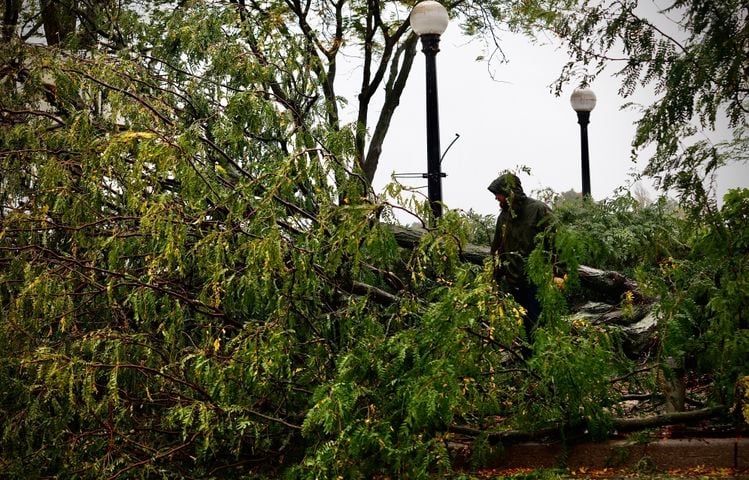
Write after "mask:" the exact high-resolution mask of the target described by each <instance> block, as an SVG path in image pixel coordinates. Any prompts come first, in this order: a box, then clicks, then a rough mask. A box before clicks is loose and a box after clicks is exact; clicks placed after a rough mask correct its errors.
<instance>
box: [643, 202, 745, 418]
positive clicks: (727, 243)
mask: <svg viewBox="0 0 749 480" xmlns="http://www.w3.org/2000/svg"><path fill="white" fill-rule="evenodd" d="M748 215H749V190H747V189H736V190H731V191H729V192H728V193H727V194H726V196H725V198H724V205H723V207H722V208H721V210H720V211H719V212H717V213H716V214H715V215H714V216H711V217H709V218H705V219H704V221H705V223H704V224H703V225H701V227H700V228H699V229H697V230H696V231H695V232H694V237H693V239H692V241H691V245H690V246H691V249H690V251H689V253H688V254H687V255H684V256H683V257H679V258H668V259H664V260H663V261H662V262H661V263H660V264H659V267H658V269H657V270H656V271H651V272H649V274H648V275H647V276H646V279H647V285H648V286H649V288H651V289H652V292H653V294H657V295H659V296H660V298H661V302H660V316H661V319H662V322H661V330H662V334H661V335H662V340H661V342H662V345H663V355H664V356H666V357H673V358H676V359H681V360H683V361H684V362H685V363H686V365H687V366H688V367H691V369H693V370H694V371H696V372H698V373H707V374H711V375H713V376H714V380H715V389H714V390H713V391H712V392H711V394H712V396H713V400H714V401H716V402H721V403H725V404H728V403H730V402H732V400H733V394H734V390H735V387H736V383H737V381H738V379H740V378H741V377H742V376H744V375H746V372H747V369H749V363H747V358H748V357H747V352H749V322H748V321H747V319H746V314H745V311H746V306H747V305H749V296H747V292H749V289H748V287H749V273H748V272H749V264H748V263H747V262H749V242H748V241H747V239H749V230H748V229H747V225H749V223H747V221H746V220H747V218H749V217H748Z"/></svg>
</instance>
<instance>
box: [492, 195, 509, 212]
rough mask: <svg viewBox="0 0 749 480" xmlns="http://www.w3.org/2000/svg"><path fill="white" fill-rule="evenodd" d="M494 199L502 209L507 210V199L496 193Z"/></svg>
mask: <svg viewBox="0 0 749 480" xmlns="http://www.w3.org/2000/svg"><path fill="white" fill-rule="evenodd" d="M494 198H496V199H497V201H498V202H499V204H500V205H501V206H502V208H507V197H505V196H504V195H502V194H501V193H497V194H495V195H494Z"/></svg>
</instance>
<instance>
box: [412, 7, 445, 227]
mask: <svg viewBox="0 0 749 480" xmlns="http://www.w3.org/2000/svg"><path fill="white" fill-rule="evenodd" d="M410 21H411V27H412V28H413V29H414V32H416V34H417V35H418V36H419V38H421V46H422V50H421V51H422V52H424V56H425V58H426V95H427V96H426V104H427V174H426V177H427V195H428V197H429V205H430V206H431V208H432V213H433V214H434V217H435V219H436V218H438V217H440V216H442V177H444V176H445V175H444V174H443V173H442V172H441V168H440V121H439V108H438V104H437V63H436V56H437V52H439V51H440V49H439V43H440V35H442V34H443V33H444V31H445V29H446V28H447V23H448V21H449V18H448V16H447V10H446V9H445V7H443V6H442V5H441V4H440V3H438V2H435V1H434V0H425V1H423V2H420V3H418V4H417V5H416V6H415V7H414V9H413V11H411V17H410Z"/></svg>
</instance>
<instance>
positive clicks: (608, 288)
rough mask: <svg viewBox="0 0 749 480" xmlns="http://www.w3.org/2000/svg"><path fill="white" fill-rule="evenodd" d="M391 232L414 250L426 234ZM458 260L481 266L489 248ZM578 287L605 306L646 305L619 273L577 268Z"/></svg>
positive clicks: (468, 250)
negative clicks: (627, 300)
mask: <svg viewBox="0 0 749 480" xmlns="http://www.w3.org/2000/svg"><path fill="white" fill-rule="evenodd" d="M387 226H388V228H390V230H391V231H392V232H393V235H394V236H395V241H396V242H397V243H398V245H400V246H401V247H404V248H413V247H414V246H415V245H417V244H418V243H419V240H420V239H421V237H422V236H423V235H424V234H426V233H427V231H426V230H424V229H421V228H406V227H401V226H398V225H387ZM460 255H461V258H462V259H463V260H465V261H466V262H470V263H474V264H476V265H482V264H483V263H484V260H486V259H487V258H489V256H490V255H491V253H490V251H489V246H488V245H472V244H465V245H461V252H460ZM577 274H578V276H579V278H580V284H581V285H582V286H583V287H584V288H588V289H590V290H592V291H594V292H596V293H597V294H599V296H601V297H603V299H605V300H606V303H610V304H614V305H618V304H619V303H620V302H621V300H622V297H623V295H624V294H625V293H627V292H632V296H633V300H634V301H635V302H637V303H641V302H645V303H649V302H648V299H647V298H646V297H645V296H644V295H643V294H642V293H641V292H640V289H639V288H638V285H637V282H635V281H634V280H632V279H630V278H627V277H625V276H624V275H622V274H621V273H619V272H614V271H606V270H599V269H597V268H593V267H588V266H586V265H580V266H579V267H578V268H577Z"/></svg>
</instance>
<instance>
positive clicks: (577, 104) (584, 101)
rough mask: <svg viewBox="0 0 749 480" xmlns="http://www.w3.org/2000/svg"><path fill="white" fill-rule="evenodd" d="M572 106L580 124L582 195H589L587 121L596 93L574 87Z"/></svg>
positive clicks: (593, 106)
mask: <svg viewBox="0 0 749 480" xmlns="http://www.w3.org/2000/svg"><path fill="white" fill-rule="evenodd" d="M570 103H571V104H572V108H573V109H574V110H575V111H576V112H577V123H579V124H580V147H581V160H582V173H583V197H590V158H589V157H588V123H590V112H591V111H592V110H593V109H594V108H595V106H596V94H595V93H593V90H591V89H589V88H576V89H575V91H574V92H572V95H571V96H570Z"/></svg>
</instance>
